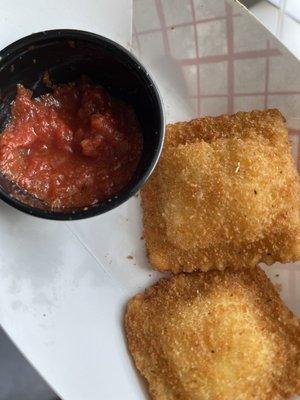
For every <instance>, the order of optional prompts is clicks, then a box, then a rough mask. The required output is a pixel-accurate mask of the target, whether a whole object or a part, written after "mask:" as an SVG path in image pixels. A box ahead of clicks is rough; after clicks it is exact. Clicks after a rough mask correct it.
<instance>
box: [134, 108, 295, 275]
mask: <svg viewBox="0 0 300 400" xmlns="http://www.w3.org/2000/svg"><path fill="white" fill-rule="evenodd" d="M141 195H142V207H143V212H144V217H143V222H144V237H145V240H146V247H147V252H148V255H149V259H150V262H151V264H152V266H153V267H154V268H155V269H158V270H161V271H164V270H169V271H172V272H174V273H178V272H181V271H185V272H191V271H194V270H197V269H202V270H203V271H207V270H209V269H220V270H222V269H224V268H226V267H231V268H233V269H234V268H247V267H253V266H255V265H257V264H258V263H259V262H265V263H267V264H272V263H274V262H275V261H280V262H291V261H296V260H299V259H300V185H299V176H298V173H297V170H296V168H295V165H294V162H293V160H292V156H291V149H290V144H289V142H288V136H287V130H286V127H285V124H284V120H283V117H282V115H281V114H280V112H279V111H277V110H268V111H252V112H249V113H246V112H239V113H237V114H235V115H233V116H227V115H222V116H219V117H215V118H212V117H205V118H200V119H197V120H193V121H191V122H188V123H177V124H174V125H169V126H168V128H167V135H166V141H165V146H164V150H163V154H162V157H161V159H160V161H159V163H158V166H157V168H156V170H155V171H154V173H153V175H152V177H151V178H150V180H149V182H148V183H147V184H146V185H145V187H144V189H143V190H142V192H141ZM199 261H200V262H199Z"/></svg>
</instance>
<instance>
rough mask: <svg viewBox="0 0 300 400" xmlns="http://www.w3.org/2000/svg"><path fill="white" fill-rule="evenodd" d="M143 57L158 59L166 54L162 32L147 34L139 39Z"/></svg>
mask: <svg viewBox="0 0 300 400" xmlns="http://www.w3.org/2000/svg"><path fill="white" fill-rule="evenodd" d="M139 42H140V46H141V56H142V57H145V58H146V59H151V58H153V57H157V56H158V55H159V54H164V53H165V48H164V43H163V37H162V34H161V32H153V33H147V34H145V35H141V36H140V37H139Z"/></svg>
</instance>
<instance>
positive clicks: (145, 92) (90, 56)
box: [0, 29, 164, 220]
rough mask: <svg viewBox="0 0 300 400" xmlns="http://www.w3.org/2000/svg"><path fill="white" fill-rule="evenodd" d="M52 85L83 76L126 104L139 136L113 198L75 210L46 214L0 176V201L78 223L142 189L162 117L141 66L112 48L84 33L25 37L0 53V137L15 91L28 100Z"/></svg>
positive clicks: (41, 205) (159, 143)
mask: <svg viewBox="0 0 300 400" xmlns="http://www.w3.org/2000/svg"><path fill="white" fill-rule="evenodd" d="M45 72H47V73H48V74H49V78H50V81H51V82H52V84H61V83H67V82H74V81H76V80H78V79H80V78H81V77H82V76H83V75H84V76H87V77H88V78H89V79H90V80H91V81H92V82H94V83H96V84H101V85H102V86H103V87H105V88H106V89H107V90H108V91H109V93H111V94H112V95H113V96H115V97H117V98H120V99H123V100H125V101H127V102H129V103H131V104H132V105H133V107H134V109H135V112H136V114H137V117H138V119H139V122H140V125H141V128H142V133H143V141H144V145H143V152H142V157H141V160H140V163H139V165H138V167H137V170H136V172H135V174H134V176H133V178H132V180H131V182H130V183H129V185H128V186H127V187H126V188H124V189H123V190H122V191H121V192H120V193H119V194H118V196H115V197H113V198H111V199H108V200H107V201H104V202H101V203H99V204H96V205H93V206H90V207H84V208H80V209H62V210H58V209H49V208H48V207H47V206H46V205H45V204H44V203H42V202H40V201H39V200H37V199H35V198H33V197H31V196H29V195H28V194H26V193H23V192H22V191H20V190H19V188H17V187H15V185H14V184H12V183H11V182H10V181H8V180H7V179H6V178H5V177H4V176H1V174H0V198H2V199H3V200H4V201H6V202H7V203H9V204H10V205H12V206H14V207H16V208H18V209H20V210H22V211H24V212H27V213H29V214H32V215H35V216H38V217H44V218H48V219H61V220H70V219H81V218H87V217H91V216H94V215H98V214H101V213H103V212H106V211H108V210H110V209H112V208H114V207H117V206H118V205H120V204H122V203H123V202H124V201H126V200H127V199H128V198H129V197H131V196H132V195H134V194H135V193H136V192H137V191H138V190H139V189H140V187H141V186H142V185H143V184H144V183H145V181H146V180H147V178H148V177H149V175H150V174H151V172H152V170H153V168H154V167H155V164H156V162H157V160H158V158H159V155H160V152H161V149H162V144H163V137H164V116H163V110H162V104H161V99H160V96H159V94H158V91H157V88H156V86H155V84H154V82H153V81H152V79H151V78H150V76H149V74H148V73H147V71H146V70H145V68H144V67H143V66H142V65H141V63H140V62H139V61H138V60H137V59H136V58H135V57H134V56H133V55H132V54H131V53H130V52H128V51H127V50H125V49H124V48H123V47H121V46H120V45H118V44H116V43H115V42H113V41H111V40H109V39H107V38H105V37H102V36H98V35H95V34H93V33H89V32H83V31H77V30H66V29H59V30H53V31H46V32H41V33H36V34H33V35H30V36H27V37H25V38H23V39H20V40H19V41H17V42H15V43H13V44H11V45H10V46H8V47H6V48H5V49H4V50H2V51H1V52H0V132H2V131H3V129H4V127H5V125H6V124H7V122H8V121H9V119H10V108H11V102H12V101H13V99H14V98H15V94H16V85H17V84H18V83H21V84H22V85H24V86H25V87H26V88H29V89H31V90H32V91H33V96H34V97H36V96H39V95H41V94H44V93H46V92H49V90H51V89H49V87H47V86H46V85H45V79H44V76H45Z"/></svg>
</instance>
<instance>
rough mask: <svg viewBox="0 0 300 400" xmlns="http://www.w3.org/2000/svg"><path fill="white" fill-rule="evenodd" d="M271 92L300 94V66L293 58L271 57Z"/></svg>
mask: <svg viewBox="0 0 300 400" xmlns="http://www.w3.org/2000/svg"><path fill="white" fill-rule="evenodd" d="M269 64H270V67H269V68H270V70H269V91H270V92H285V91H289V90H290V91H296V90H298V91H299V92H300V64H299V61H298V60H296V59H294V58H292V57H285V56H284V55H282V56H277V57H270V61H269Z"/></svg>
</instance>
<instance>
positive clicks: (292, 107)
mask: <svg viewBox="0 0 300 400" xmlns="http://www.w3.org/2000/svg"><path fill="white" fill-rule="evenodd" d="M268 107H269V108H278V109H279V110H280V111H281V112H282V114H283V115H284V116H285V117H286V119H287V124H288V126H289V128H295V129H297V127H298V126H299V123H298V122H297V120H295V116H296V115H297V116H298V115H299V110H300V95H299V94H297V95H282V96H268Z"/></svg>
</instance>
